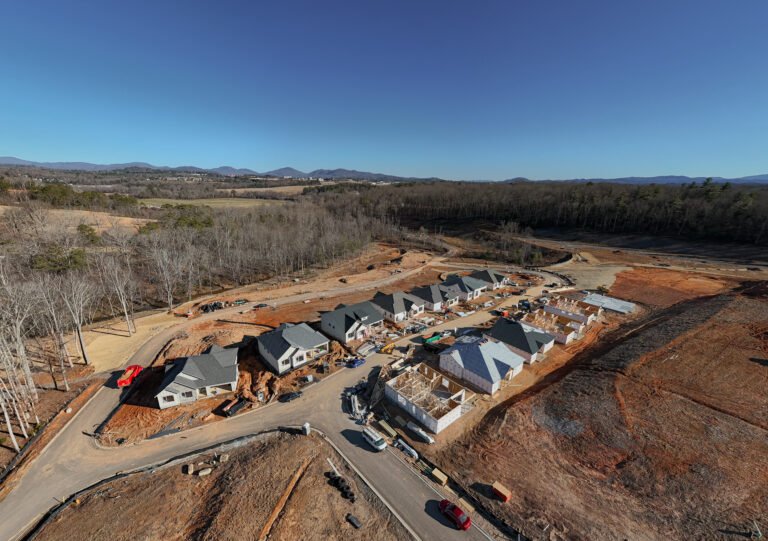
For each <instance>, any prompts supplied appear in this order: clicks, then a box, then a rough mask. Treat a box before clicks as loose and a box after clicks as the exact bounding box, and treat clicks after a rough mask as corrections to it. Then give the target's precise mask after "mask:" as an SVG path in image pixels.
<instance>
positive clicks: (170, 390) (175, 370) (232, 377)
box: [155, 346, 238, 409]
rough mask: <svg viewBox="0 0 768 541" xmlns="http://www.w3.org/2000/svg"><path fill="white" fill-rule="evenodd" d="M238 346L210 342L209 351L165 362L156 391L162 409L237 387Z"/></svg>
mask: <svg viewBox="0 0 768 541" xmlns="http://www.w3.org/2000/svg"><path fill="white" fill-rule="evenodd" d="M237 376H238V372H237V348H231V349H224V348H222V347H219V346H211V349H210V350H209V351H208V353H204V354H202V355H193V356H191V357H186V358H184V359H180V360H177V361H175V362H172V363H169V364H166V365H165V377H164V378H163V381H162V383H161V384H160V391H158V393H157V394H156V395H155V398H156V399H157V405H158V406H159V407H160V409H165V408H170V407H173V406H178V405H179V404H186V403H188V402H195V401H196V400H198V399H199V398H208V397H212V396H218V395H220V394H223V393H230V392H234V391H235V390H237Z"/></svg>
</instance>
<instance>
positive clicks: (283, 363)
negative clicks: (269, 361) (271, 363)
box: [280, 359, 291, 366]
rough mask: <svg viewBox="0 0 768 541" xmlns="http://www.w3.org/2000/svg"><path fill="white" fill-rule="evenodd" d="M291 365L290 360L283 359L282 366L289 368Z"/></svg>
mask: <svg viewBox="0 0 768 541" xmlns="http://www.w3.org/2000/svg"><path fill="white" fill-rule="evenodd" d="M289 364H291V360H290V359H283V360H282V361H280V366H288V365H289Z"/></svg>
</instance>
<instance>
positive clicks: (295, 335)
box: [256, 323, 329, 375]
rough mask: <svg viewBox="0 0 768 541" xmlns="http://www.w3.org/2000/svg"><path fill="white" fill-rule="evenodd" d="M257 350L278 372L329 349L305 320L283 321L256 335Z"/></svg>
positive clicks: (320, 336) (308, 360) (327, 342)
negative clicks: (266, 331)
mask: <svg viewBox="0 0 768 541" xmlns="http://www.w3.org/2000/svg"><path fill="white" fill-rule="evenodd" d="M256 343H257V344H258V347H259V354H260V355H261V357H262V359H264V361H265V362H266V363H267V364H268V365H269V367H270V368H271V369H272V370H273V371H274V372H276V373H277V374H278V375H280V374H285V373H286V372H289V371H291V370H293V369H295V368H299V367H300V366H303V365H305V364H307V363H308V362H311V361H313V360H315V359H317V358H318V357H320V356H322V355H325V354H326V353H328V344H329V340H328V338H326V337H325V336H323V335H322V334H320V333H319V332H317V331H316V330H314V329H313V328H312V327H310V326H309V325H307V324H306V323H300V324H299V325H291V324H290V323H283V324H282V325H280V326H279V327H278V328H277V329H275V330H274V331H270V332H268V333H265V334H262V335H261V336H259V337H257V338H256Z"/></svg>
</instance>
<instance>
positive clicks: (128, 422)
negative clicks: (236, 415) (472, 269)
mask: <svg viewBox="0 0 768 541" xmlns="http://www.w3.org/2000/svg"><path fill="white" fill-rule="evenodd" d="M364 263H365V261H364V262H363V263H358V262H353V263H350V264H349V265H348V266H347V267H346V268H343V269H339V272H341V271H344V270H350V271H355V270H357V265H364ZM369 264H370V263H369ZM363 268H365V266H364V267H363ZM342 274H345V273H342ZM437 274H438V273H437V271H433V270H430V269H427V270H424V271H422V272H419V273H416V274H414V275H412V276H409V277H407V278H405V279H403V280H399V281H398V282H395V283H393V284H391V285H388V286H386V287H384V288H382V289H381V290H382V291H384V292H390V291H396V290H401V289H408V288H411V287H415V286H417V285H423V284H428V283H434V282H435V281H436V280H437V279H438V278H437ZM352 276H354V275H352ZM352 276H351V277H350V280H349V281H350V282H351V281H352V279H353V277H352ZM355 278H356V277H355ZM371 297H372V292H371V291H360V292H357V293H353V294H349V295H344V296H340V297H329V298H326V299H318V300H314V301H312V302H310V303H294V304H287V305H281V306H278V307H276V308H274V309H273V308H262V309H259V310H243V312H242V313H240V314H237V315H235V316H229V317H227V318H226V319H218V320H213V321H201V322H199V323H198V324H195V325H192V326H191V327H190V328H188V329H187V330H185V331H184V332H183V333H180V334H179V335H178V336H177V337H176V338H175V339H173V340H172V341H171V342H169V343H168V344H167V345H166V347H165V348H164V349H163V351H162V352H161V353H160V355H159V356H158V358H157V359H155V362H154V363H153V367H152V368H150V369H147V370H145V371H144V373H142V375H141V376H140V378H139V379H137V380H136V381H135V382H134V384H133V385H132V386H131V391H130V393H131V394H129V395H128V398H127V399H126V401H125V402H124V403H123V404H122V405H121V406H120V407H119V408H118V410H117V411H116V412H115V413H114V414H113V416H112V417H111V418H110V419H109V421H108V422H107V423H106V424H105V426H104V427H103V428H102V430H101V434H102V436H101V442H102V443H103V444H104V445H115V444H121V445H122V444H127V443H132V442H136V441H140V440H142V439H146V438H149V437H151V436H154V435H156V434H162V433H166V432H168V431H177V430H184V429H188V428H192V427H194V426H199V425H201V424H206V423H212V422H216V421H217V420H221V419H223V418H224V417H223V414H222V412H221V407H222V406H223V405H224V404H225V403H227V402H228V401H229V400H231V399H232V398H233V396H234V395H232V394H226V395H221V396H219V397H215V398H209V399H205V400H198V401H197V402H194V403H191V404H184V405H181V406H177V407H174V408H168V409H165V410H161V409H159V408H158V407H157V403H156V400H155V398H154V395H155V393H156V392H157V389H158V387H159V385H160V382H161V381H162V379H163V370H164V365H165V363H167V362H170V361H172V360H174V359H178V358H182V357H187V356H190V355H197V354H200V353H203V352H205V351H206V350H207V349H208V348H209V347H210V346H211V345H213V344H216V345H219V346H222V347H239V348H240V353H239V359H240V382H239V385H238V392H237V393H236V394H237V395H238V396H246V397H250V398H251V399H253V398H254V397H256V396H258V392H259V391H261V392H262V393H263V397H264V400H265V402H269V401H270V400H272V399H273V398H274V397H276V396H278V395H280V394H282V393H284V392H288V391H290V390H295V389H298V388H299V387H300V385H301V384H300V382H301V379H302V378H303V377H305V376H307V375H312V377H313V378H314V379H315V380H317V381H320V380H322V379H323V378H324V377H326V376H328V375H330V374H332V373H333V372H335V371H336V370H338V369H339V367H337V366H335V365H334V364H333V363H331V364H330V365H329V370H327V371H321V364H322V363H321V361H322V359H321V360H318V361H316V362H314V363H311V364H310V365H307V366H305V367H302V368H301V369H299V370H295V371H293V372H291V373H290V374H288V375H285V376H282V377H280V378H277V377H275V376H274V375H273V374H272V372H271V371H270V370H268V368H267V367H266V365H264V364H263V363H262V361H261V360H260V359H259V357H258V353H257V349H256V346H255V342H254V340H253V338H255V337H256V336H259V335H260V334H262V333H264V332H268V331H270V330H272V329H273V328H275V327H277V326H279V325H280V324H282V323H299V322H303V321H308V322H316V321H317V320H318V319H319V318H320V314H321V313H322V312H324V311H327V310H333V309H334V308H335V307H336V306H337V305H338V304H340V303H346V304H350V303H354V302H360V301H363V300H368V299H370V298H371ZM258 406H259V403H258V402H255V403H254V404H253V406H252V407H258Z"/></svg>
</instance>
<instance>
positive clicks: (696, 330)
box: [435, 295, 768, 539]
mask: <svg viewBox="0 0 768 541" xmlns="http://www.w3.org/2000/svg"><path fill="white" fill-rule="evenodd" d="M631 325H632V327H627V326H625V327H623V328H619V329H617V330H616V331H614V332H613V333H611V335H610V336H609V337H607V338H606V339H604V340H603V341H601V342H600V343H598V345H597V346H596V347H595V348H593V349H591V350H589V351H586V352H584V353H583V354H581V355H579V356H577V358H575V359H574V361H573V363H572V364H571V365H569V366H568V367H566V369H564V370H563V372H562V374H561V375H562V377H561V378H560V379H559V380H557V381H556V382H555V383H553V384H552V385H550V386H549V387H546V388H544V389H543V390H537V392H532V393H528V394H527V395H526V394H524V395H521V396H519V397H515V399H513V400H511V401H508V402H507V403H504V404H502V405H500V406H498V407H496V408H494V409H493V410H491V412H490V413H489V414H488V415H487V416H486V417H485V418H484V419H483V422H482V423H481V424H480V425H478V426H477V427H476V429H475V430H474V431H472V433H470V434H468V435H467V436H466V437H465V438H463V439H462V440H460V441H458V442H457V443H456V444H454V445H452V446H450V447H449V448H447V449H444V450H441V451H439V453H438V454H437V456H436V457H435V458H436V460H437V462H438V463H439V464H441V465H442V466H443V468H445V469H446V470H447V471H448V472H449V473H451V474H452V475H454V476H455V477H456V478H457V479H458V480H459V481H460V483H461V484H462V485H463V486H465V487H466V488H468V489H469V490H470V492H472V493H473V494H474V495H475V496H476V497H477V498H478V499H479V500H480V502H481V504H482V505H483V506H485V507H487V508H488V509H490V510H491V511H492V512H493V513H494V514H495V515H496V516H498V517H499V518H501V519H502V520H504V521H505V522H507V523H508V524H510V525H511V526H513V527H518V528H521V529H522V530H523V532H524V533H525V534H526V535H528V536H529V537H531V538H534V539H614V538H628V539H682V538H695V539H713V538H719V537H724V536H725V532H726V531H732V532H746V531H747V529H748V528H749V526H750V524H751V520H752V519H754V518H759V517H760V516H761V514H762V513H763V511H764V509H761V506H762V505H763V503H764V502H765V501H766V498H768V458H766V457H768V438H767V437H766V436H768V430H767V427H766V421H767V419H766V412H767V411H768V397H766V395H765V393H764V389H765V388H767V387H768V373H766V371H765V364H766V361H765V351H766V348H767V347H768V341H767V340H766V338H765V336H764V335H763V334H761V333H760V332H755V326H756V325H757V326H766V325H768V303H765V302H763V301H758V300H754V299H748V298H744V297H739V296H725V295H721V296H717V297H711V298H704V299H699V300H695V301H688V302H684V303H680V304H677V305H675V306H674V307H672V308H670V309H668V310H666V311H664V312H661V313H656V314H650V315H648V316H647V317H646V318H643V319H641V320H639V321H637V322H635V323H632V324H631ZM756 359H757V360H756ZM490 472H493V473H490ZM496 480H498V481H501V482H502V483H503V484H505V485H506V486H508V487H509V488H510V489H512V491H513V493H514V496H513V498H512V500H511V501H510V502H509V503H508V504H501V503H499V502H498V501H497V500H495V499H494V498H493V497H491V496H490V495H489V493H488V485H489V484H490V483H492V482H494V481H496Z"/></svg>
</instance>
